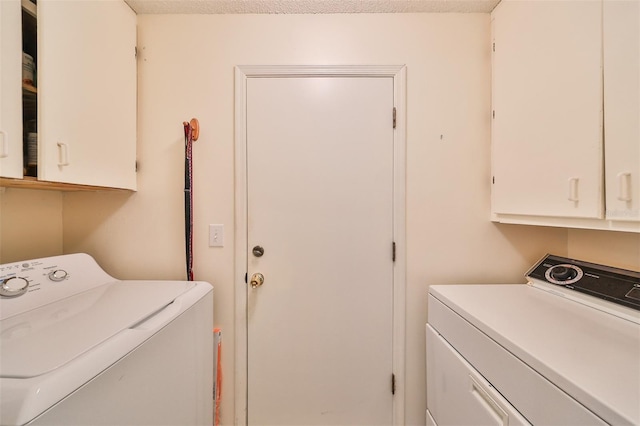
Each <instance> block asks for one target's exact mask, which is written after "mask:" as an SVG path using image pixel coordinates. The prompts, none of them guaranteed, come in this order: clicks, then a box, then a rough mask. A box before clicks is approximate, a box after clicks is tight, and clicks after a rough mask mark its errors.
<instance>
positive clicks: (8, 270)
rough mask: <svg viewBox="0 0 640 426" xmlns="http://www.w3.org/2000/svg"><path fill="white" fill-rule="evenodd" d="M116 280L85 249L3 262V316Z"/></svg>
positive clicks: (0, 302)
mask: <svg viewBox="0 0 640 426" xmlns="http://www.w3.org/2000/svg"><path fill="white" fill-rule="evenodd" d="M112 281H114V278H113V277H111V276H109V275H108V274H107V273H106V272H104V270H102V268H100V266H99V265H98V264H97V263H96V261H95V260H94V259H93V258H92V257H91V256H89V255H87V254H84V253H77V254H69V255H63V256H54V257H47V258H42V259H33V260H27V261H21V262H14V263H6V264H2V265H0V319H5V318H8V317H10V316H13V315H16V314H19V313H21V312H26V311H28V310H31V309H35V308H37V307H39V306H43V305H45V304H48V303H51V302H53V301H56V300H60V299H63V298H66V297H69V296H72V295H74V294H77V293H81V292H83V291H86V290H88V289H90V288H94V287H97V286H99V285H103V284H106V283H109V282H112Z"/></svg>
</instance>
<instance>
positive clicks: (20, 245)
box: [0, 188, 62, 263]
mask: <svg viewBox="0 0 640 426" xmlns="http://www.w3.org/2000/svg"><path fill="white" fill-rule="evenodd" d="M59 254H62V194H61V193H60V192H57V191H36V190H24V189H11V188H8V189H5V188H0V263H9V262H15V261H18V260H25V259H36V258H39V257H47V256H55V255H59Z"/></svg>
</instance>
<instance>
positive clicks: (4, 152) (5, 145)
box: [0, 130, 9, 158]
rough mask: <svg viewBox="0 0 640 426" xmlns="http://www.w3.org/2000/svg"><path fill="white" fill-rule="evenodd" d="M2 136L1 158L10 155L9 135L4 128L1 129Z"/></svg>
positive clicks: (0, 134)
mask: <svg viewBox="0 0 640 426" xmlns="http://www.w3.org/2000/svg"><path fill="white" fill-rule="evenodd" d="M0 137H2V144H1V145H0V149H1V151H0V158H5V157H8V156H9V135H7V132H5V131H4V130H0Z"/></svg>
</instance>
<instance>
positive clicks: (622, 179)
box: [618, 172, 631, 201]
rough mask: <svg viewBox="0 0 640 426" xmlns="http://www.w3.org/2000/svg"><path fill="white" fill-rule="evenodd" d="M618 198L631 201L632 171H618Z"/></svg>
mask: <svg viewBox="0 0 640 426" xmlns="http://www.w3.org/2000/svg"><path fill="white" fill-rule="evenodd" d="M618 200H620V201H631V173H630V172H621V173H618Z"/></svg>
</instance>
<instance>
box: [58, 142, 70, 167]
mask: <svg viewBox="0 0 640 426" xmlns="http://www.w3.org/2000/svg"><path fill="white" fill-rule="evenodd" d="M68 165H69V146H68V145H67V144H66V143H64V142H58V166H60V167H63V166H68Z"/></svg>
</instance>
